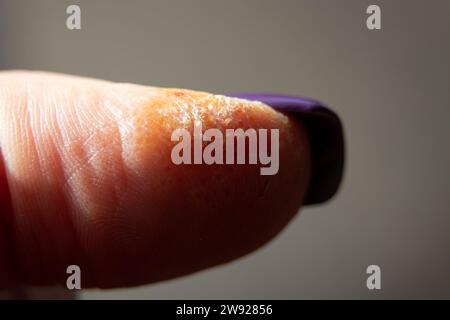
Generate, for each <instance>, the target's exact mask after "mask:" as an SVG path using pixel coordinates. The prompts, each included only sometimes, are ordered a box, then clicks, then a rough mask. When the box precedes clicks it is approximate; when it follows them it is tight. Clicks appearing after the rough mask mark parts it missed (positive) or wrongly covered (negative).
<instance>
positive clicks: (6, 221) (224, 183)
mask: <svg viewBox="0 0 450 320" xmlns="http://www.w3.org/2000/svg"><path fill="white" fill-rule="evenodd" d="M196 120H197V121H201V123H202V127H203V130H206V129H208V128H218V129H220V130H226V129H237V128H241V129H244V130H246V129H248V128H254V129H278V130H279V171H278V172H277V174H275V175H271V176H262V175H260V170H259V169H260V166H259V165H249V164H245V165H218V164H213V165H206V164H202V165H195V166H189V165H175V164H174V163H173V162H172V161H171V158H170V156H171V149H172V147H173V145H174V143H175V142H173V141H171V134H172V132H173V131H174V130H175V129H177V128H181V127H183V128H187V129H188V130H192V128H193V123H194V121H196ZM0 147H1V153H2V158H3V162H4V166H3V168H0V169H2V170H1V171H3V175H2V173H0V180H2V181H0V184H1V183H3V185H4V186H5V188H3V189H2V190H1V192H2V197H1V198H0V199H1V206H2V207H1V208H2V210H1V213H0V223H1V226H0V232H1V235H0V288H5V287H11V286H15V285H17V284H19V283H20V284H27V285H30V284H32V285H50V284H56V283H59V284H65V279H66V277H67V274H66V268H67V266H68V265H72V264H77V265H79V266H80V267H81V270H82V286H83V288H89V287H101V288H112V287H123V286H134V285H142V284H147V283H151V282H156V281H161V280H166V279H170V278H174V277H178V276H182V275H186V274H189V273H192V272H196V271H199V270H202V269H204V268H208V267H211V266H214V265H218V264H222V263H225V262H229V261H231V260H233V259H236V258H238V257H241V256H243V255H245V254H247V253H249V252H251V251H253V250H255V249H257V248H259V247H260V246H262V245H263V244H265V243H266V242H268V241H269V240H270V239H272V238H273V237H274V236H275V235H276V234H278V233H279V232H280V230H282V228H283V227H284V226H285V225H286V224H287V223H288V222H289V221H290V220H291V219H292V217H293V216H294V215H295V214H296V213H297V212H298V210H299V208H300V206H301V204H302V201H303V197H304V195H305V191H306V189H307V185H308V180H309V175H310V166H311V164H310V159H309V145H308V139H307V136H306V133H305V130H304V128H303V126H302V124H301V123H300V121H299V120H298V119H295V118H293V117H292V116H290V115H287V114H282V113H280V112H278V111H275V110H274V109H272V108H270V107H268V106H267V105H264V104H262V103H260V102H256V101H247V100H242V99H236V98H228V97H225V96H220V95H212V94H209V93H205V92H197V91H190V90H183V89H164V88H156V87H146V86H141V85H134V84H122V83H112V82H107V81H101V80H94V79H87V78H81V77H74V76H67V75H58V74H50V73H43V72H25V71H14V72H0ZM6 186H7V188H6ZM6 194H8V196H5V195H6ZM8 199H9V200H8ZM8 201H10V204H11V205H10V208H7V207H8V205H7V202H8ZM2 274H3V275H4V276H1V275H2ZM5 275H6V276H5Z"/></svg>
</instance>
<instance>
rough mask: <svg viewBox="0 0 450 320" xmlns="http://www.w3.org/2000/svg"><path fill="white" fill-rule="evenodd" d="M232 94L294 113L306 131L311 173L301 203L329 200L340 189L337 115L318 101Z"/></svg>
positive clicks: (340, 146) (340, 133)
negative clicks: (309, 150)
mask: <svg viewBox="0 0 450 320" xmlns="http://www.w3.org/2000/svg"><path fill="white" fill-rule="evenodd" d="M229 96H231V97H237V98H243V99H247V100H256V101H261V102H263V103H265V104H267V105H269V106H271V107H272V108H274V109H277V110H279V111H284V112H289V113H293V114H296V115H297V116H298V117H299V119H301V121H302V123H303V124H304V125H305V128H306V130H307V132H308V135H309V139H310V145H311V158H312V159H311V160H312V161H311V163H312V174H311V181H310V183H309V186H308V191H307V193H306V197H305V201H304V204H317V203H321V202H325V201H327V200H329V199H330V198H331V197H332V196H333V195H334V194H335V193H336V191H337V190H338V189H339V185H340V183H341V180H342V175H343V170H344V137H343V129H342V124H341V121H340V120H339V118H338V116H337V115H336V114H335V113H334V112H333V111H331V110H329V109H328V108H326V107H325V106H324V105H322V104H321V103H320V102H318V101H314V100H311V99H305V98H299V97H292V96H286V95H279V94H269V93H234V94H229Z"/></svg>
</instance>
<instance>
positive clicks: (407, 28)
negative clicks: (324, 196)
mask: <svg viewBox="0 0 450 320" xmlns="http://www.w3.org/2000/svg"><path fill="white" fill-rule="evenodd" d="M70 4H77V5H79V6H80V8H81V30H68V29H67V28H66V19H67V17H68V15H67V14H66V8H67V6H69V5H70ZM370 4H377V5H379V6H380V7H381V21H382V29H381V30H377V31H370V30H368V29H367V28H366V19H367V17H368V15H367V14H366V8H367V7H368V6H369V5H370ZM449 59H450V1H448V0H442V1H439V0H434V1H425V0H423V1H411V0H409V1H408V0H397V1H375V0H374V1H366V0H346V1H339V2H338V1H333V0H292V1H288V0H282V1H274V0H272V1H266V0H264V1H263V0H245V1H243V0H239V1H238V0H229V1H208V0H189V1H183V0H177V1H175V0H149V1H143V0H142V1H140V0H130V1H113V0H95V1H92V0H91V1H66V0H39V1H30V0H0V68H1V69H38V70H50V71H57V72H64V73H70V74H77V75H83V76H91V77H97V78H104V79H108V80H112V81H120V82H134V83H139V84H145V85H152V86H167V87H181V88H190V89H198V90H204V91H210V92H214V93H227V92H242V91H250V92H251V91H268V92H277V93H286V94H293V95H301V96H307V97H313V98H316V99H319V100H321V101H322V102H324V103H325V104H327V105H328V106H330V107H331V108H332V109H333V110H334V111H336V112H337V113H338V114H339V116H340V117H341V119H342V121H343V123H344V128H345V137H346V144H347V146H346V148H347V150H346V151H347V163H346V172H345V177H344V181H343V184H342V187H341V189H340V191H339V193H338V194H337V195H336V196H335V198H333V199H332V200H331V201H330V202H328V203H326V204H324V205H319V206H312V207H305V208H303V209H302V213H301V215H298V216H297V217H296V218H295V219H294V221H293V222H292V223H291V224H290V225H289V226H288V227H287V228H286V229H285V230H284V231H283V232H282V233H281V234H280V235H279V236H278V237H277V238H276V239H275V241H273V242H271V243H269V244H268V245H266V246H265V247H264V248H262V249H260V250H259V251H257V252H255V253H253V254H250V255H248V256H246V257H244V258H242V259H240V260H238V261H235V262H233V263H230V264H227V265H223V266H220V267H216V268H213V269H209V270H207V271H203V272H199V273H196V274H194V275H190V276H187V277H183V278H179V279H175V280H172V281H168V282H163V283H158V284H154V285H149V286H143V287H138V288H130V289H120V290H107V291H104V290H83V291H82V293H81V297H82V298H89V299H92V298H93V299H97V298H99V299H103V298H125V299H126V298H138V299H139V298H141V299H166V298H170V299H197V298H205V299H215V298H218V299H222V298H223V299H228V298H235V299H247V298H252V299H265V298H269V299H278V298H279V299H300V298H312V299H315V298H363V299H366V298H369V299H370V298H425V299H427V298H450V275H449V271H450V209H449V198H450V197H449V196H450V195H449V191H450V174H449V169H448V165H449V163H450V150H449V145H450V143H449V141H448V139H449V138H450V61H449ZM371 264H376V265H379V266H380V267H381V274H382V276H381V283H382V289H381V290H372V291H369V290H368V289H367V287H366V278H367V276H368V275H367V274H366V268H367V266H369V265H371Z"/></svg>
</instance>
